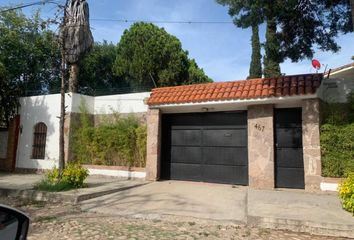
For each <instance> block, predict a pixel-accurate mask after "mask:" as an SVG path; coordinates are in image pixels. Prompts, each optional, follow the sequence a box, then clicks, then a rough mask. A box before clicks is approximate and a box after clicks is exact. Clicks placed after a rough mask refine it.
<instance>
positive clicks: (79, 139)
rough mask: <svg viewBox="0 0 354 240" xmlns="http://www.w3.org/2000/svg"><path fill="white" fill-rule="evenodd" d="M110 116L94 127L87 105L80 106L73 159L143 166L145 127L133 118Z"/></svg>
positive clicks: (95, 162) (74, 134) (114, 164)
mask: <svg viewBox="0 0 354 240" xmlns="http://www.w3.org/2000/svg"><path fill="white" fill-rule="evenodd" d="M110 117H111V118H108V117H106V119H103V120H102V122H101V124H100V125H98V126H96V127H93V126H92V125H93V124H92V123H91V124H90V115H89V114H88V112H87V110H86V108H85V106H81V114H80V122H79V123H78V126H77V127H75V128H74V133H73V136H74V137H73V141H72V143H73V144H72V146H73V147H72V150H73V153H74V159H75V160H77V161H79V162H80V163H84V164H95V165H108V166H128V167H144V166H145V158H146V137H147V134H146V126H145V125H143V124H141V123H140V121H139V119H138V118H137V117H136V116H134V115H129V116H128V117H121V116H120V115H119V114H117V113H115V114H113V115H110Z"/></svg>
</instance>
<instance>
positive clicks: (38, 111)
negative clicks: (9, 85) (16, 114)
mask: <svg viewBox="0 0 354 240" xmlns="http://www.w3.org/2000/svg"><path fill="white" fill-rule="evenodd" d="M20 104H21V108H20V119H21V120H20V135H19V143H18V148H17V161H16V167H17V168H35V169H48V168H52V167H53V166H57V164H58V158H59V118H58V116H60V94H53V95H46V96H35V97H25V98H21V99H20ZM66 105H67V106H68V108H69V109H70V108H71V101H70V97H68V96H67V97H66ZM39 122H44V123H45V124H46V125H47V144H46V151H45V159H44V160H43V159H31V155H32V144H33V132H34V126H35V125H36V124H37V123H39ZM21 129H22V130H21Z"/></svg>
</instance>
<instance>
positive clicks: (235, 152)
mask: <svg viewBox="0 0 354 240" xmlns="http://www.w3.org/2000/svg"><path fill="white" fill-rule="evenodd" d="M247 155H248V152H247V148H245V147H240V148H230V147H204V148H203V156H204V163H205V164H215V165H228V166H232V165H234V166H235V165H236V166H247V162H248V161H247Z"/></svg>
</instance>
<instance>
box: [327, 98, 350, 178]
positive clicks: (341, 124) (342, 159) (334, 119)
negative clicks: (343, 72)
mask: <svg viewBox="0 0 354 240" xmlns="http://www.w3.org/2000/svg"><path fill="white" fill-rule="evenodd" d="M321 153H322V175H323V176H324V177H346V176H348V174H349V173H351V172H354V94H350V95H349V96H348V103H346V104H343V103H331V104H328V103H327V104H325V105H324V106H323V125H322V126H321Z"/></svg>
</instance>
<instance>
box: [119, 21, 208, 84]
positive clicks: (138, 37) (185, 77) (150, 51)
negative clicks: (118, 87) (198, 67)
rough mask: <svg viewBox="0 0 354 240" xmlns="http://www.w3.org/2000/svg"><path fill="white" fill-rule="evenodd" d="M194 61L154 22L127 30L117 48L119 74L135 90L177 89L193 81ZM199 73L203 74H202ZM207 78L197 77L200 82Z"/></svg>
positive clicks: (179, 43)
mask: <svg viewBox="0 0 354 240" xmlns="http://www.w3.org/2000/svg"><path fill="white" fill-rule="evenodd" d="M190 64H191V62H190V61H189V59H188V52H186V51H184V50H183V49H182V44H181V42H180V41H179V40H178V39H177V38H176V37H175V36H172V35H170V34H168V33H167V32H166V31H165V29H163V28H159V27H157V26H155V25H154V24H151V23H142V22H140V23H135V24H133V25H132V26H131V27H130V29H129V30H125V31H124V33H123V36H122V38H121V40H120V42H119V43H118V45H117V58H116V61H115V63H114V66H113V70H114V72H115V74H116V75H117V76H119V77H122V78H125V79H126V80H128V81H129V82H130V84H131V86H132V87H149V88H152V87H154V81H155V83H156V85H157V86H159V87H162V86H175V85H180V84H183V83H184V82H193V81H194V79H193V78H190V76H189V72H188V70H189V67H190ZM199 74H202V73H201V72H200V73H199ZM203 79H206V80H207V81H209V79H208V78H207V77H204V78H200V77H198V78H197V81H200V80H203Z"/></svg>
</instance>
